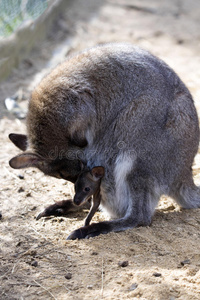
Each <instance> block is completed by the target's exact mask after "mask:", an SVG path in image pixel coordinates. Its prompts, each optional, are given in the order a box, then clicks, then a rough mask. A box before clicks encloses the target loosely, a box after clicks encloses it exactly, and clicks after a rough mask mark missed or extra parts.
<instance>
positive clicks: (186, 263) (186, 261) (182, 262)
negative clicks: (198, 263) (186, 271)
mask: <svg viewBox="0 0 200 300" xmlns="http://www.w3.org/2000/svg"><path fill="white" fill-rule="evenodd" d="M190 263H191V262H190V260H189V259H185V260H183V261H181V266H185V265H189V264H190Z"/></svg>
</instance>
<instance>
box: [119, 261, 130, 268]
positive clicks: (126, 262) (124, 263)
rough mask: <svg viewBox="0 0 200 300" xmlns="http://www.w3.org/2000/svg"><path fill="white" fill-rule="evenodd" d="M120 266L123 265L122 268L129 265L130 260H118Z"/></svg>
mask: <svg viewBox="0 0 200 300" xmlns="http://www.w3.org/2000/svg"><path fill="white" fill-rule="evenodd" d="M118 266H119V267H122V268H125V267H127V266H128V260H124V261H119V262H118Z"/></svg>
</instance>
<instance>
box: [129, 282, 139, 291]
mask: <svg viewBox="0 0 200 300" xmlns="http://www.w3.org/2000/svg"><path fill="white" fill-rule="evenodd" d="M137 287H138V284H137V283H133V284H132V285H131V286H130V288H129V291H134V290H135V289H136V288H137Z"/></svg>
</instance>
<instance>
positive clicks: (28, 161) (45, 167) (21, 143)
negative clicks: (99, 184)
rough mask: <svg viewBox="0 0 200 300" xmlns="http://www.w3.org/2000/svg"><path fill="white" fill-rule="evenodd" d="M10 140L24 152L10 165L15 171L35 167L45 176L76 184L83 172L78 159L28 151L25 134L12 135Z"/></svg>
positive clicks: (13, 159) (10, 162) (14, 158)
mask: <svg viewBox="0 0 200 300" xmlns="http://www.w3.org/2000/svg"><path fill="white" fill-rule="evenodd" d="M9 138H10V140H11V141H12V142H13V143H14V144H15V146H17V147H18V148H19V149H20V150H23V151H24V152H23V153H22V154H19V155H17V156H15V157H13V158H12V159H11V160H10V161H9V164H10V166H11V167H12V168H14V169H23V168H28V167H35V168H38V169H39V170H40V171H42V172H43V173H44V174H45V175H49V176H53V177H56V178H62V179H65V180H69V181H71V182H73V183H74V182H75V181H76V180H77V178H78V175H79V173H80V172H81V166H80V162H79V160H78V159H67V158H64V157H60V158H59V157H56V158H55V159H54V158H53V157H52V158H51V157H50V158H48V157H47V158H46V157H42V156H40V155H39V154H37V153H34V152H32V151H28V150H27V147H28V142H27V140H28V139H27V136H26V135H24V134H15V133H11V134H10V135H9Z"/></svg>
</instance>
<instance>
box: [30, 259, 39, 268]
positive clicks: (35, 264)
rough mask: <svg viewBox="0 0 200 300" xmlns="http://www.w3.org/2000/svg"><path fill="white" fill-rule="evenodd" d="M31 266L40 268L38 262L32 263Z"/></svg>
mask: <svg viewBox="0 0 200 300" xmlns="http://www.w3.org/2000/svg"><path fill="white" fill-rule="evenodd" d="M31 266H32V267H35V268H36V267H37V266H38V262H37V261H36V260H34V261H32V262H31Z"/></svg>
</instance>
